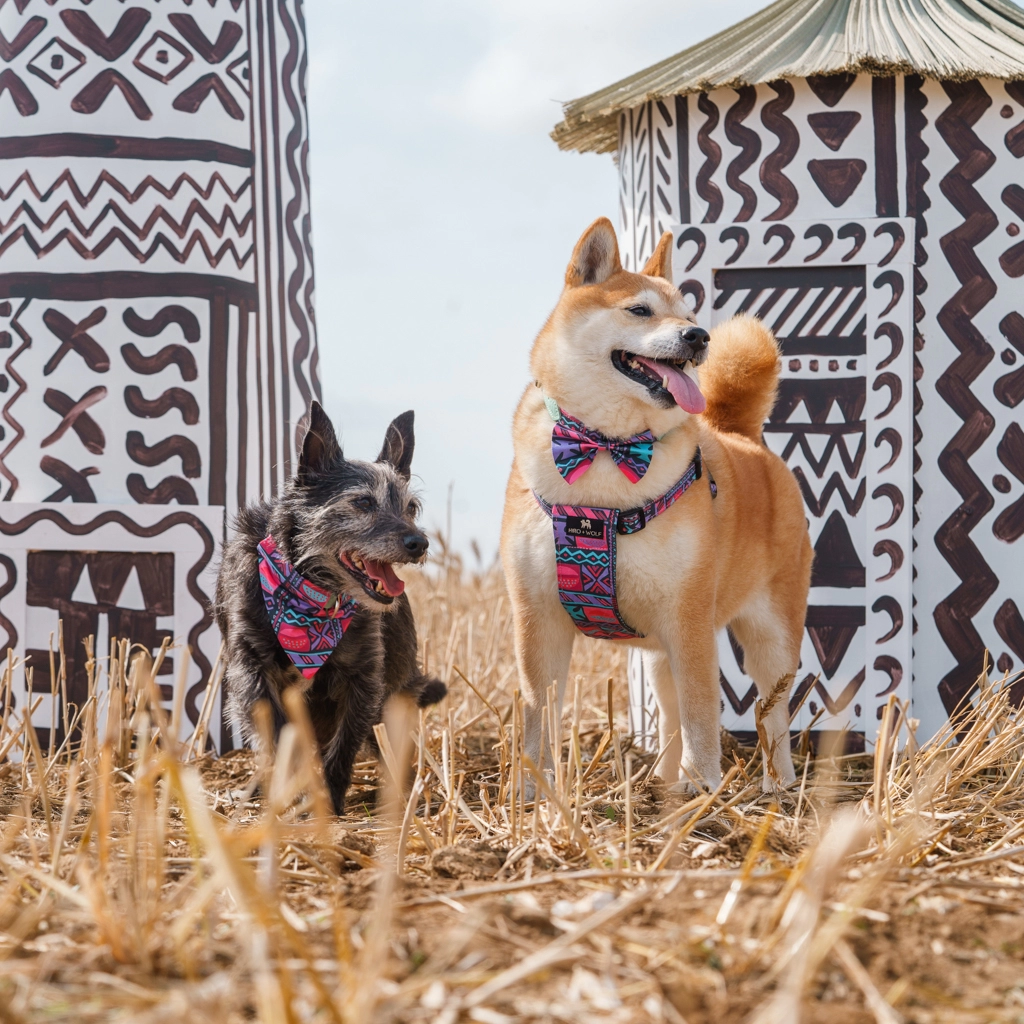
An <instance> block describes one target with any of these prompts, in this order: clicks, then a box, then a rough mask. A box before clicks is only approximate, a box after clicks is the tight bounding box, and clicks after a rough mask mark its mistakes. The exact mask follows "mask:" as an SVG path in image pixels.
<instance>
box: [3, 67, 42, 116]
mask: <svg viewBox="0 0 1024 1024" xmlns="http://www.w3.org/2000/svg"><path fill="white" fill-rule="evenodd" d="M4 92H10V94H11V99H12V100H13V101H14V108H15V110H17V111H18V113H19V114H21V116H22V117H31V116H32V115H33V114H35V113H36V112H37V111H38V110H39V104H38V103H37V102H36V98H35V96H33V95H32V93H31V91H30V90H29V87H28V86H27V85H26V84H25V83H24V82H23V81H22V80H21V79H20V78H19V77H18V76H17V75H16V74H15V73H14V72H13V71H12V70H11V69H10V68H4V70H3V71H0V96H3V94H4Z"/></svg>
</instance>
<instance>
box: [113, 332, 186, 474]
mask: <svg viewBox="0 0 1024 1024" xmlns="http://www.w3.org/2000/svg"><path fill="white" fill-rule="evenodd" d="M178 347H179V348H180V347H181V346H178ZM186 354H189V353H186ZM189 355H190V354H189ZM124 404H125V406H127V408H128V411H129V412H130V413H131V414H132V415H133V416H138V417H140V418H142V419H149V420H151V419H158V418H159V417H160V416H166V415H167V413H169V412H170V411H171V410H172V409H177V410H178V412H180V413H181V418H182V420H183V421H184V422H185V423H186V424H188V425H189V426H195V424H197V423H198V422H199V403H198V402H197V401H196V400H195V397H194V396H193V395H192V393H191V392H190V391H186V390H185V389H184V388H168V389H167V390H166V391H164V392H163V394H161V395H160V397H159V398H153V399H148V398H145V397H143V394H142V392H141V391H140V390H139V388H137V387H136V386H135V385H134V384H129V385H128V387H126V388H125V389H124ZM143 465H147V466H148V465H149V463H148V462H147V463H143ZM190 475H191V474H189V473H186V474H185V476H190Z"/></svg>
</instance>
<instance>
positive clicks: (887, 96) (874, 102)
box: [871, 76, 900, 217]
mask: <svg viewBox="0 0 1024 1024" xmlns="http://www.w3.org/2000/svg"><path fill="white" fill-rule="evenodd" d="M871 118H872V121H873V122H874V128H875V213H876V215H877V216H879V217H898V216H899V214H900V197H899V184H898V182H897V174H896V79H895V78H893V77H888V78H880V77H877V76H875V77H873V78H872V79H871Z"/></svg>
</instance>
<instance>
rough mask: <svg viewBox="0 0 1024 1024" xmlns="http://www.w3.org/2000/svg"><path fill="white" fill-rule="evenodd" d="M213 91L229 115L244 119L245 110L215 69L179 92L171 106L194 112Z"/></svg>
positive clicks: (187, 112)
mask: <svg viewBox="0 0 1024 1024" xmlns="http://www.w3.org/2000/svg"><path fill="white" fill-rule="evenodd" d="M211 92H212V93H213V94H214V95H215V96H216V97H217V99H218V100H220V103H221V106H222V107H223V108H224V109H225V111H227V113H228V116H229V117H233V118H234V119H235V120H236V121H242V120H244V118H245V112H244V111H243V110H242V108H241V107H240V106H239V105H238V101H237V100H236V99H235V97H234V96H232V95H231V90H230V89H229V88H228V87H227V86H226V85H225V84H224V83H223V82H222V81H221V79H220V76H219V75H218V74H217V73H216V72H214V71H211V72H210V73H209V74H208V75H203V77H202V78H199V79H197V80H196V81H195V82H193V83H192V84H191V85H190V86H189V87H188V88H187V89H185V90H184V91H183V92H181V93H179V94H178V95H177V96H176V97H175V99H174V102H173V103H172V104H171V106H172V107H174V109H175V110H182V111H184V112H185V113H186V114H194V113H195V112H196V111H197V110H198V109H199V108H200V107H201V106H202V105H203V100H205V99H206V97H207V96H209V95H210V93H211Z"/></svg>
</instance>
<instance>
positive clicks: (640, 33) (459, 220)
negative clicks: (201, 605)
mask: <svg viewBox="0 0 1024 1024" xmlns="http://www.w3.org/2000/svg"><path fill="white" fill-rule="evenodd" d="M763 6H766V3H765V0H714V2H713V3H711V2H708V0H704V2H695V0H645V2H643V3H637V2H632V3H630V2H623V0H515V2H514V3H508V2H501V3H499V2H495V0H399V2H394V3H365V2H360V3H356V2H353V0H306V3H305V9H306V19H307V33H308V40H309V47H310V57H311V59H310V76H309V109H310V121H311V124H310V145H311V161H312V163H311V174H312V190H313V245H314V255H315V261H316V276H317V282H316V283H317V291H316V309H317V321H318V327H319V340H320V355H321V370H322V380H323V389H324V399H325V403H326V406H327V410H328V412H329V413H330V414H331V416H332V417H333V418H334V421H335V424H336V425H337V426H338V427H339V429H340V432H341V434H342V439H343V443H344V444H345V447H346V450H347V451H348V452H349V454H350V455H352V456H358V457H362V458H373V457H374V456H375V455H376V453H377V450H378V448H379V446H380V442H381V439H382V437H383V433H384V428H385V427H386V425H387V423H388V422H389V420H390V419H391V418H392V417H393V416H395V415H397V414H398V413H400V412H402V411H403V410H405V409H408V408H413V409H415V410H416V434H417V451H416V458H415V461H414V463H413V470H414V472H415V473H416V474H417V475H418V476H419V477H420V485H421V488H422V493H423V496H424V499H425V513H424V522H425V524H426V525H427V526H428V527H431V526H441V525H443V523H444V518H445V506H446V498H447V492H448V486H449V484H450V483H454V502H453V520H454V523H453V525H454V529H453V534H454V537H455V542H456V544H457V546H458V547H459V548H460V549H462V550H464V551H468V549H469V545H470V541H471V540H472V539H475V540H476V541H477V542H478V544H479V546H480V549H481V550H482V552H483V554H484V557H485V559H487V560H489V559H490V558H491V557H492V556H493V554H494V553H495V552H496V550H497V543H498V534H499V530H500V521H501V507H502V500H503V494H504V487H505V479H506V477H507V474H508V467H509V463H510V461H511V457H512V446H511V440H510V428H511V417H512V412H513V409H514V408H515V404H516V401H517V399H518V397H519V394H520V393H521V391H522V389H523V387H524V386H525V385H526V384H527V382H528V366H527V357H528V353H529V349H530V344H531V343H532V341H533V338H534V336H535V334H536V332H537V330H538V329H539V328H540V326H541V324H542V323H543V322H544V319H545V317H546V316H547V314H548V312H549V311H550V309H551V307H552V306H553V305H554V303H555V301H556V299H557V297H558V293H559V290H560V285H561V280H562V275H563V273H564V270H565V264H566V262H567V261H568V258H569V255H570V253H571V251H572V247H573V244H574V243H575V241H576V238H577V237H578V236H579V234H580V233H581V231H582V230H583V229H584V228H585V227H586V226H587V224H589V223H590V221H592V220H593V219H594V218H595V217H598V216H601V215H605V216H608V217H612V219H613V220H616V219H617V218H616V217H615V207H616V190H615V171H614V166H613V164H612V158H611V156H610V155H604V156H595V155H593V154H588V155H583V156H581V155H579V154H576V153H561V152H559V150H558V148H557V147H556V146H555V144H554V143H553V142H552V141H551V140H550V139H549V138H548V132H549V131H550V130H551V128H552V127H553V125H554V124H555V123H556V122H557V121H558V120H560V117H561V108H560V106H559V103H558V101H560V100H566V99H572V98H574V97H576V96H580V95H583V94H584V93H587V92H590V91H592V90H594V89H596V88H600V87H601V86H604V85H608V84H610V83H611V82H613V81H615V80H616V79H618V78H621V77H623V76H625V75H628V74H631V73H632V72H634V71H638V70H640V69H641V68H643V67H646V66H647V65H649V64H652V63H654V62H655V61H658V60H660V59H662V58H664V57H667V56H669V55H671V54H673V53H676V52H678V51H680V50H682V49H685V48H686V47H687V46H690V45H692V44H693V43H695V42H698V41H699V40H701V39H703V38H705V37H706V36H708V35H711V34H712V33H714V32H717V31H719V30H720V29H722V28H725V27H727V26H728V25H730V24H733V23H735V22H736V21H739V20H740V19H741V18H743V17H746V16H747V15H749V14H751V13H753V12H754V11H755V10H757V9H758V8H760V7H763Z"/></svg>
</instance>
